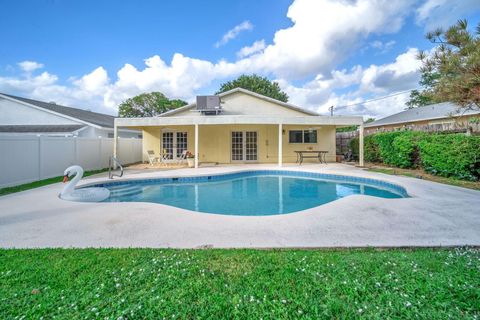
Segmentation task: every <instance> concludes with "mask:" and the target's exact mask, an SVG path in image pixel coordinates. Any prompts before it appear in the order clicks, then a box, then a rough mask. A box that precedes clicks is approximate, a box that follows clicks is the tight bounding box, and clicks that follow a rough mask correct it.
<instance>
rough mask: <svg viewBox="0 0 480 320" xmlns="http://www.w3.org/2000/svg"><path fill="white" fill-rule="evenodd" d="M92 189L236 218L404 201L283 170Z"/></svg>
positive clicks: (355, 183)
mask: <svg viewBox="0 0 480 320" xmlns="http://www.w3.org/2000/svg"><path fill="white" fill-rule="evenodd" d="M94 186H96V187H105V188H108V189H109V190H110V197H109V198H107V199H106V200H105V201H104V202H153V203H160V204H164V205H169V206H174V207H178V208H182V209H187V210H192V211H197V212H204V213H215V214H225V215H241V216H262V215H275V214H286V213H292V212H296V211H300V210H305V209H308V208H313V207H317V206H320V205H322V204H325V203H328V202H331V201H335V200H337V199H340V198H343V197H347V196H349V195H354V194H363V195H369V196H376V197H381V198H391V199H395V198H397V199H398V198H405V197H408V194H407V192H406V190H405V189H404V188H403V187H401V186H398V185H395V184H391V183H388V182H384V181H380V180H374V179H367V178H358V177H350V176H342V175H331V174H320V173H312V172H298V171H283V170H282V171H280V170H279V171H272V170H261V171H260V170H256V171H246V172H238V173H230V174H221V175H210V176H196V177H178V178H158V179H148V180H128V181H117V182H107V183H103V184H95V185H94ZM90 187H91V186H90Z"/></svg>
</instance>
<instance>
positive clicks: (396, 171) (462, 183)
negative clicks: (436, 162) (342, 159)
mask: <svg viewBox="0 0 480 320" xmlns="http://www.w3.org/2000/svg"><path fill="white" fill-rule="evenodd" d="M366 166H367V167H368V169H367V171H372V172H380V173H385V174H391V175H396V176H406V177H411V178H418V179H424V180H429V181H434V182H439V183H443V184H449V185H452V186H457V187H463V188H469V189H474V190H480V181H467V180H460V179H455V178H446V177H440V176H435V175H433V174H429V173H426V172H425V171H423V170H421V169H401V168H390V167H385V166H381V165H377V164H375V165H374V164H369V165H366Z"/></svg>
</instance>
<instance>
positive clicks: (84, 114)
mask: <svg viewBox="0 0 480 320" xmlns="http://www.w3.org/2000/svg"><path fill="white" fill-rule="evenodd" d="M2 95H4V96H7V97H9V98H12V99H15V100H18V101H22V102H25V103H29V104H32V105H34V106H37V107H40V108H43V109H47V110H50V111H53V112H57V113H61V114H64V115H66V116H69V117H72V118H75V119H78V120H81V121H85V122H88V123H91V124H94V125H97V126H100V127H106V128H113V123H114V119H115V117H114V116H111V115H108V114H103V113H97V112H92V111H87V110H82V109H77V108H71V107H66V106H62V105H59V104H55V103H48V102H43V101H38V100H33V99H27V98H22V97H17V96H12V95H10V94H4V93H2Z"/></svg>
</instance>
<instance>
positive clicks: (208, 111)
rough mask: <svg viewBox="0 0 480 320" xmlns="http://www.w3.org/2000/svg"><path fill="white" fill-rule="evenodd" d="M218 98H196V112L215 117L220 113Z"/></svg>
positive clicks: (220, 107)
mask: <svg viewBox="0 0 480 320" xmlns="http://www.w3.org/2000/svg"><path fill="white" fill-rule="evenodd" d="M220 103H221V101H220V97H219V96H197V111H200V112H201V113H202V114H205V115H217V114H219V113H221V112H222V106H221V105H220Z"/></svg>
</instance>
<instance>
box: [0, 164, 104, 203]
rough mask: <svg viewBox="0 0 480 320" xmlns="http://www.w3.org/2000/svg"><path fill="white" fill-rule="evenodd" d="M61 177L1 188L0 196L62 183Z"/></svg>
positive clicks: (86, 172) (89, 172) (93, 171)
mask: <svg viewBox="0 0 480 320" xmlns="http://www.w3.org/2000/svg"><path fill="white" fill-rule="evenodd" d="M105 171H108V169H100V170H91V171H85V172H84V173H83V176H84V177H88V176H91V175H94V174H97V173H102V172H105ZM62 179H63V176H59V177H54V178H48V179H43V180H38V181H34V182H30V183H25V184H20V185H18V186H13V187H6V188H1V189H0V196H4V195H6V194H10V193H15V192H20V191H25V190H30V189H34V188H38V187H43V186H46V185H49V184H52V183H58V182H62Z"/></svg>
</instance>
